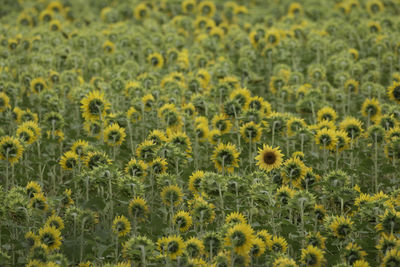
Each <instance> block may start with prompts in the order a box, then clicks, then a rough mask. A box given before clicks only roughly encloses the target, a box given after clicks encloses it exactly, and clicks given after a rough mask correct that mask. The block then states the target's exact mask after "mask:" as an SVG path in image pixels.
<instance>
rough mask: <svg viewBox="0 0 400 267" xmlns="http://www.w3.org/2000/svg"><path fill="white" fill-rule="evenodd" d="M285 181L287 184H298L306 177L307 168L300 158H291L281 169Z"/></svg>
mask: <svg viewBox="0 0 400 267" xmlns="http://www.w3.org/2000/svg"><path fill="white" fill-rule="evenodd" d="M281 170H282V171H281V175H282V177H283V181H284V182H285V183H287V184H289V183H292V184H294V185H295V184H298V183H299V182H300V181H301V180H302V179H303V178H304V177H305V175H306V173H307V167H306V165H305V164H304V163H303V162H302V161H301V160H300V159H299V158H290V159H287V160H286V161H285V163H284V164H283V167H282V168H281Z"/></svg>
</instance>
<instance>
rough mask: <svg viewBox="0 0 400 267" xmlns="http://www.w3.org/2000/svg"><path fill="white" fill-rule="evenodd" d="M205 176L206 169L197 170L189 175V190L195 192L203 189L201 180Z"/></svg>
mask: <svg viewBox="0 0 400 267" xmlns="http://www.w3.org/2000/svg"><path fill="white" fill-rule="evenodd" d="M203 178H204V171H200V170H199V171H195V172H193V173H192V175H190V177H189V190H190V191H191V192H192V193H193V194H194V193H198V192H199V191H200V190H201V180H202V179H203Z"/></svg>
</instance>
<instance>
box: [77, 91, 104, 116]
mask: <svg viewBox="0 0 400 267" xmlns="http://www.w3.org/2000/svg"><path fill="white" fill-rule="evenodd" d="M81 104H82V105H81V109H82V112H83V117H84V118H85V120H89V121H93V120H102V119H104V117H105V115H106V113H107V110H108V109H109V108H110V104H109V102H108V101H107V100H106V99H105V97H104V93H100V92H99V91H97V90H95V91H92V92H90V93H89V94H88V95H86V96H85V97H84V98H83V99H82V101H81Z"/></svg>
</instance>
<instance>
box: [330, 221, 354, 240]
mask: <svg viewBox="0 0 400 267" xmlns="http://www.w3.org/2000/svg"><path fill="white" fill-rule="evenodd" d="M328 227H329V229H330V230H331V231H332V234H333V236H334V237H336V238H339V239H345V238H346V237H348V236H349V234H350V233H351V232H352V230H353V221H352V220H351V219H350V218H349V217H346V216H335V217H334V218H333V219H332V220H331V221H330V223H329V225H328Z"/></svg>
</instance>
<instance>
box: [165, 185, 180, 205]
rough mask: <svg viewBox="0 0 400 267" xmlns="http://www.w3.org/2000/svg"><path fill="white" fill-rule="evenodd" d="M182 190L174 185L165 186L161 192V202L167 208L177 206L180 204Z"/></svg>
mask: <svg viewBox="0 0 400 267" xmlns="http://www.w3.org/2000/svg"><path fill="white" fill-rule="evenodd" d="M182 197H183V193H182V190H181V189H180V188H179V187H178V186H176V185H168V186H165V187H164V188H163V189H162V191H161V200H162V202H163V203H164V204H165V205H167V206H171V205H173V206H178V205H179V204H180V203H181V202H182Z"/></svg>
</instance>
